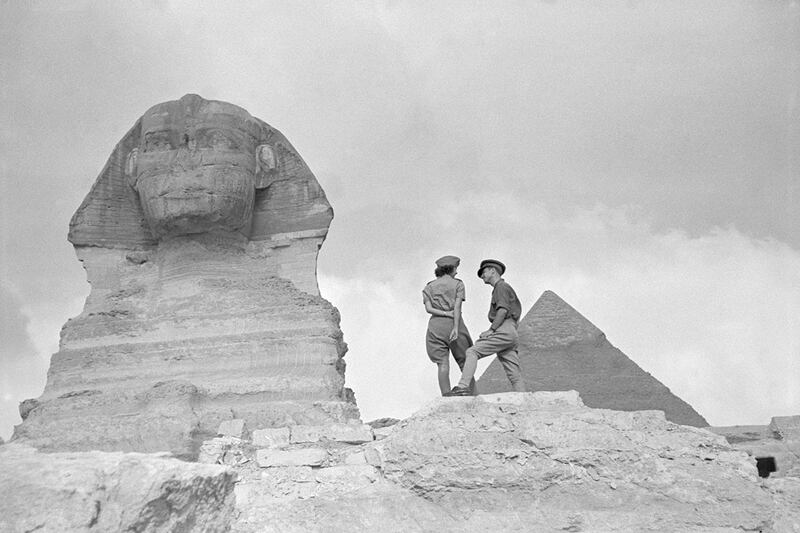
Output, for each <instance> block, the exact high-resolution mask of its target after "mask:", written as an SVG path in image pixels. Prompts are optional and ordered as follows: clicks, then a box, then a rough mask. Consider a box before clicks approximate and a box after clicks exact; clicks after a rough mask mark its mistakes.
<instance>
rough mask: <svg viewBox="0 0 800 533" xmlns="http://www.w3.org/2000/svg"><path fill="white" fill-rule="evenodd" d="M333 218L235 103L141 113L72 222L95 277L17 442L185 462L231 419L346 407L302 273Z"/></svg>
mask: <svg viewBox="0 0 800 533" xmlns="http://www.w3.org/2000/svg"><path fill="white" fill-rule="evenodd" d="M332 216H333V212H332V210H331V207H330V205H329V204H328V202H327V200H326V198H325V194H324V192H323V191H322V189H321V188H320V186H319V184H318V183H317V181H316V179H315V178H314V176H313V174H312V173H311V171H310V170H309V168H308V167H307V166H306V164H305V163H304V162H303V160H302V159H301V158H300V156H299V155H298V154H297V152H296V151H295V149H294V148H293V147H292V145H291V144H290V143H289V142H288V141H287V140H286V139H285V138H284V137H283V135H281V133H280V132H278V131H277V130H275V129H274V128H272V127H271V126H269V125H268V124H266V123H264V122H262V121H261V120H258V119H256V118H254V117H252V116H250V114H249V113H247V112H246V111H245V110H243V109H241V108H239V107H236V106H234V105H231V104H227V103H224V102H217V101H207V100H204V99H202V98H200V97H199V96H196V95H186V96H184V97H183V98H181V99H180V100H177V101H173V102H166V103H163V104H159V105H157V106H154V107H153V108H151V109H150V110H148V111H147V112H146V113H145V114H144V115H143V116H142V118H141V119H140V120H139V121H137V123H136V124H135V125H134V127H133V128H132V129H131V130H130V131H129V132H128V133H127V134H126V135H125V137H124V138H123V139H122V140H121V141H120V142H119V144H118V145H117V146H116V148H115V149H114V151H113V153H112V154H111V157H110V159H109V161H108V163H107V164H106V167H105V168H104V169H103V171H102V172H101V174H100V176H99V177H98V179H97V181H96V182H95V184H94V186H93V187H92V190H91V192H90V193H89V194H88V196H87V197H86V199H85V200H84V202H83V204H81V206H80V208H79V209H78V211H77V212H76V213H75V215H74V217H73V220H72V222H71V224H70V234H69V239H70V241H71V242H72V243H73V245H74V246H75V250H76V253H77V255H78V258H79V259H80V260H81V261H82V262H83V265H84V267H85V269H86V272H87V278H88V280H89V283H90V284H91V286H92V290H91V293H90V295H89V297H88V298H87V301H86V305H85V307H84V310H83V312H82V313H81V315H80V316H78V317H77V318H74V319H72V320H70V321H69V322H68V323H67V324H66V325H65V326H64V329H63V330H62V333H61V345H60V350H59V352H58V353H57V354H55V355H54V356H53V358H52V361H51V365H50V369H49V372H48V380H47V385H46V387H45V390H44V393H43V394H42V396H41V397H40V398H39V399H38V400H33V401H27V402H25V403H24V405H23V406H21V407H24V408H21V413H22V414H23V419H24V421H23V423H22V424H21V425H20V426H18V427H17V429H16V432H15V439H17V440H20V441H25V442H27V443H30V444H31V445H34V446H36V447H39V448H42V449H45V450H86V449H100V450H123V451H161V450H168V451H172V452H174V453H177V454H180V455H182V456H185V457H196V455H197V453H198V448H199V446H200V443H201V442H202V441H204V440H207V439H208V438H210V437H213V436H214V435H216V432H217V428H218V427H219V425H220V423H221V422H223V421H225V420H229V419H231V417H233V418H237V419H242V420H244V421H245V423H246V424H247V426H248V427H250V428H266V427H279V426H287V425H295V424H321V423H327V422H331V421H339V422H344V421H347V420H351V419H358V410H357V408H356V407H355V403H354V401H353V398H352V393H351V392H350V391H348V390H346V389H344V367H345V365H344V361H343V359H342V357H343V355H344V353H345V351H346V345H345V343H344V342H343V340H342V332H341V330H340V328H339V315H338V312H337V311H336V309H335V308H333V307H332V306H331V305H330V304H329V303H328V302H326V301H325V300H323V299H322V298H320V297H319V291H318V288H317V281H316V258H317V253H318V251H319V249H320V246H321V245H322V242H323V241H324V239H325V236H326V234H327V230H328V226H329V224H330V221H331V218H332Z"/></svg>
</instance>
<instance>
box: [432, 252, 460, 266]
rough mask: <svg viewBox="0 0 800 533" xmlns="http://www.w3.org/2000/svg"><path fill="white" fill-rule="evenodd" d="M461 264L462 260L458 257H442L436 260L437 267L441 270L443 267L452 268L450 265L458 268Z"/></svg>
mask: <svg viewBox="0 0 800 533" xmlns="http://www.w3.org/2000/svg"><path fill="white" fill-rule="evenodd" d="M460 263H461V259H459V258H458V257H456V256H454V255H446V256H444V257H440V258H439V259H437V260H436V266H437V267H440V268H441V267H446V266H450V265H453V266H455V267H457V266H458V265H459V264H460Z"/></svg>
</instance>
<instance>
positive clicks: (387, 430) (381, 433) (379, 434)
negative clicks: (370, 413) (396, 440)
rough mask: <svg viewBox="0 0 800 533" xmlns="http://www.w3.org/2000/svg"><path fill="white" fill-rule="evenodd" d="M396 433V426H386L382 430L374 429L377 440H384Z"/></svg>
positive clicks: (373, 432)
mask: <svg viewBox="0 0 800 533" xmlns="http://www.w3.org/2000/svg"><path fill="white" fill-rule="evenodd" d="M393 432H394V426H386V427H382V428H373V429H372V434H373V435H375V440H383V439H385V438H386V437H388V436H389V435H391V434H392V433H393Z"/></svg>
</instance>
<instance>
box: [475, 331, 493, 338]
mask: <svg viewBox="0 0 800 533" xmlns="http://www.w3.org/2000/svg"><path fill="white" fill-rule="evenodd" d="M492 333H494V331H492V330H491V329H487V330H486V331H484V332H483V333H481V334H480V335H478V338H479V339H485V338H486V337H488V336H490V335H491V334H492Z"/></svg>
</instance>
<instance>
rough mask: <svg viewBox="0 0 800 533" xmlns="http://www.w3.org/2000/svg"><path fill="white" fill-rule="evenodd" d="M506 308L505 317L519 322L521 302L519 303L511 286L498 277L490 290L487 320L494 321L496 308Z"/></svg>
mask: <svg viewBox="0 0 800 533" xmlns="http://www.w3.org/2000/svg"><path fill="white" fill-rule="evenodd" d="M501 308H502V309H505V310H506V318H512V319H514V320H515V321H516V322H519V317H520V315H521V314H522V304H520V303H519V298H517V293H516V292H514V289H512V288H511V285H509V284H508V283H506V282H505V280H504V279H502V278H501V279H500V281H498V282H497V284H496V285H495V286H494V289H493V290H492V303H491V304H489V322H494V318H495V317H496V316H497V310H498V309H501Z"/></svg>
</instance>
